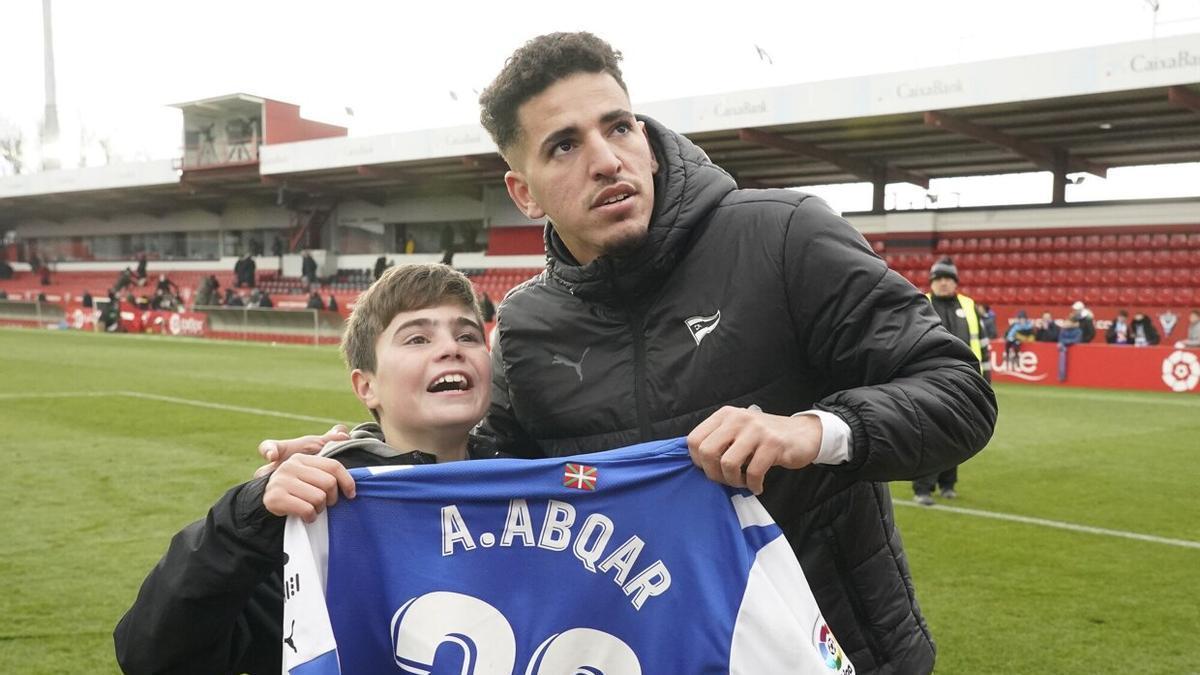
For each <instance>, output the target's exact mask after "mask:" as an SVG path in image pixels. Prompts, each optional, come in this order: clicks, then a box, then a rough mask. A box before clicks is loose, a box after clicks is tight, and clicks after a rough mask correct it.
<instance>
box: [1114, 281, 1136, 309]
mask: <svg viewBox="0 0 1200 675" xmlns="http://www.w3.org/2000/svg"><path fill="white" fill-rule="evenodd" d="M1137 296H1138V293H1137V289H1136V288H1133V287H1131V286H1126V287H1123V288H1120V289H1118V293H1117V302H1118V303H1120V304H1122V305H1132V304H1133V303H1135V302H1137Z"/></svg>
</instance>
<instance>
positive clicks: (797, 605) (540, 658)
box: [282, 439, 854, 675]
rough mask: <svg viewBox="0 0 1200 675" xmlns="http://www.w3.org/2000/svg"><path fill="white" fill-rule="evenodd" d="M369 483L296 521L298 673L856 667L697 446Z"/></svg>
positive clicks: (781, 553)
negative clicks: (698, 463)
mask: <svg viewBox="0 0 1200 675" xmlns="http://www.w3.org/2000/svg"><path fill="white" fill-rule="evenodd" d="M351 475H352V476H354V478H355V480H356V481H357V493H358V495H357V497H356V498H355V499H353V500H348V499H343V500H341V501H339V502H338V503H337V505H336V506H334V507H333V508H330V509H328V510H327V511H326V512H325V513H323V514H322V515H321V517H320V518H318V520H317V521H316V522H315V523H313V524H311V525H305V524H304V523H303V522H302V521H300V520H299V519H296V518H289V519H288V522H287V526H286V534H285V543H284V548H285V551H286V553H287V559H288V562H287V565H286V566H285V569H284V595H285V597H286V602H285V604H284V618H283V634H284V641H283V645H282V648H283V654H284V670H285V672H289V673H291V674H292V675H312V674H320V675H325V674H328V673H355V674H357V673H416V674H421V675H426V674H432V673H455V674H456V675H458V674H472V675H514V674H515V675H521V674H524V675H535V674H541V675H551V674H552V675H574V674H576V673H588V674H591V675H601V674H602V675H628V674H637V673H646V674H647V675H654V674H662V673H688V674H691V673H725V672H729V673H754V674H758V675H761V674H767V673H821V674H822V675H826V674H830V673H841V674H843V675H851V674H852V673H853V672H854V667H853V666H852V665H851V664H850V662H849V661H848V660H847V659H846V656H845V655H844V654H842V653H841V650H840V649H839V648H838V645H837V642H836V641H834V639H833V636H832V635H831V634H830V632H829V628H828V627H827V626H826V625H825V621H824V619H822V618H821V613H820V611H819V610H818V608H817V604H816V602H815V601H814V600H813V596H812V593H811V592H810V591H809V588H808V582H807V581H806V580H805V578H804V573H803V572H802V571H801V569H800V565H799V564H798V563H797V562H796V558H795V556H794V554H793V553H792V550H791V548H790V547H789V546H788V543H787V541H786V540H785V539H784V537H783V535H782V533H781V532H780V530H779V528H778V527H777V526H776V525H775V524H774V522H773V521H772V520H771V517H770V516H769V515H767V512H766V511H765V510H764V509H763V508H762V506H761V505H760V504H759V502H758V500H757V499H756V498H755V497H754V496H753V495H751V494H750V493H749V492H747V491H746V490H738V489H733V488H729V487H725V486H722V485H719V484H717V483H714V482H712V481H710V480H708V479H707V478H706V477H705V476H704V473H703V472H702V471H700V470H699V469H697V468H696V467H694V466H693V465H692V462H691V459H690V458H689V456H688V452H687V444H686V441H685V440H684V439H675V440H671V441H661V442H655V443H644V444H642V445H636V446H632V447H629V448H625V449H621V450H613V451H610V452H604V453H598V454H592V455H585V456H579V457H576V458H567V459H562V458H559V459H544V460H517V459H512V460H509V459H496V460H486V461H471V462H455V463H452V464H439V465H427V466H416V467H374V468H367V469H355V470H353V471H351Z"/></svg>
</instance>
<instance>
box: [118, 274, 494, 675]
mask: <svg viewBox="0 0 1200 675" xmlns="http://www.w3.org/2000/svg"><path fill="white" fill-rule="evenodd" d="M342 354H343V356H344V357H345V360H346V365H347V366H348V367H349V368H350V370H351V373H350V380H351V385H352V387H353V389H354V393H355V395H356V396H358V398H359V400H361V401H362V402H363V404H364V405H366V406H367V408H368V409H370V411H371V414H372V415H373V416H374V417H375V420H376V423H374V424H371V423H367V424H361V425H359V426H358V427H356V428H355V429H354V431H353V432H352V433H351V434H350V436H349V437H348V440H343V441H342V442H339V443H336V444H331V445H329V446H326V447H325V449H324V450H323V451H322V452H321V454H320V455H304V454H298V455H294V456H292V457H289V458H288V459H287V461H285V462H282V463H281V464H280V465H279V466H278V467H277V468H275V470H274V471H272V472H270V473H267V474H266V475H263V476H260V477H258V478H255V479H254V480H252V481H250V482H248V483H244V484H242V485H238V486H236V487H234V488H233V489H231V490H230V491H229V492H227V493H226V494H225V496H223V497H222V498H221V499H220V500H219V501H218V502H217V503H216V504H215V505H214V506H213V507H212V509H211V510H210V511H209V513H208V517H207V518H206V519H204V520H201V521H197V522H195V523H192V524H191V525H189V526H188V527H186V528H184V529H183V530H182V531H181V532H179V533H178V534H176V535H175V537H174V538H173V539H172V540H171V545H170V547H169V548H168V550H167V553H166V555H164V556H163V558H162V560H160V561H159V563H158V565H156V566H155V568H154V569H153V570H152V571H151V572H150V575H149V576H148V577H147V578H146V580H145V581H144V582H143V583H142V588H141V590H140V591H139V592H138V597H137V600H136V601H135V602H134V605H133V607H131V608H130V610H129V611H128V612H127V613H126V614H125V616H124V617H122V619H121V621H120V623H118V624H117V627H116V630H115V631H114V633H113V638H114V641H115V643H116V651H117V661H118V662H119V663H120V665H121V668H122V670H123V671H124V672H126V673H182V672H188V673H229V672H236V673H243V672H245V673H252V674H257V673H268V672H270V673H278V672H280V670H281V653H280V644H281V642H282V640H283V635H282V632H281V622H282V617H283V584H282V576H281V569H282V567H283V563H284V559H283V525H284V521H285V520H286V517H287V516H289V515H293V516H299V517H301V518H303V519H305V520H306V521H309V522H311V521H312V520H313V519H315V518H316V517H317V514H319V513H320V512H321V511H322V510H324V508H325V507H326V506H329V505H332V504H334V503H335V502H336V501H337V500H338V497H339V492H340V493H341V494H342V495H345V496H346V497H348V498H353V497H354V481H353V480H352V479H351V477H350V475H349V473H347V471H346V468H355V467H362V466H378V465H387V464H427V463H433V462H447V461H454V460H460V459H472V458H482V457H491V456H495V453H494V451H491V450H490V449H489V448H488V447H487V446H486V445H485V444H484V443H483V442H481V441H478V440H477V439H475V438H474V437H472V436H470V435H469V432H470V430H471V429H472V428H473V427H474V426H475V425H476V424H477V423H478V422H479V420H480V419H482V417H483V414H484V412H485V411H486V410H487V408H488V403H489V392H490V389H491V379H492V378H491V361H490V357H489V354H488V350H487V347H486V344H485V342H484V336H483V322H482V319H481V317H480V313H479V306H478V304H477V303H476V300H475V293H474V290H473V289H472V287H471V282H470V280H468V279H467V278H466V277H465V276H463V275H462V274H461V273H459V272H456V271H454V270H453V269H451V268H449V267H446V266H443V265H408V266H404V267H393V268H391V269H388V270H387V271H386V272H384V274H383V275H382V276H381V277H380V279H379V280H378V281H376V282H375V283H374V284H373V285H372V286H371V287H370V288H369V289H368V290H367V291H366V292H365V293H363V295H362V296H361V297H360V298H359V300H358V304H357V305H356V306H355V308H354V311H353V313H352V314H351V315H350V319H349V322H348V323H347V325H346V331H345V335H344V337H343V340H342ZM317 438H318V437H312V438H311V439H310V442H316V439H317ZM341 438H343V439H346V438H347V437H346V436H345V435H344V434H343V435H341Z"/></svg>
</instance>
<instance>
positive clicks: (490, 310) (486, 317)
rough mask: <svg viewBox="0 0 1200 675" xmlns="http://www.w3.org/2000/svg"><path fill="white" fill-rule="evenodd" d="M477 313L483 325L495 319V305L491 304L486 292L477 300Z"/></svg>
mask: <svg viewBox="0 0 1200 675" xmlns="http://www.w3.org/2000/svg"><path fill="white" fill-rule="evenodd" d="M479 313H480V314H481V315H483V321H484V323H487V322H489V321H491V320H492V319H495V318H496V305H495V303H493V302H492V298H491V296H489V295H488V293H487V291H484V292H483V295H482V296H481V297H480V298H479Z"/></svg>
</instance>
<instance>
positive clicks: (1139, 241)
mask: <svg viewBox="0 0 1200 675" xmlns="http://www.w3.org/2000/svg"><path fill="white" fill-rule="evenodd" d="M1150 242H1151V239H1150V235H1149V234H1147V233H1145V232H1143V233H1141V234H1135V235H1133V247H1134V248H1135V249H1138V250H1142V249H1147V248H1150V247H1151V245H1152V244H1151V243H1150Z"/></svg>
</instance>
